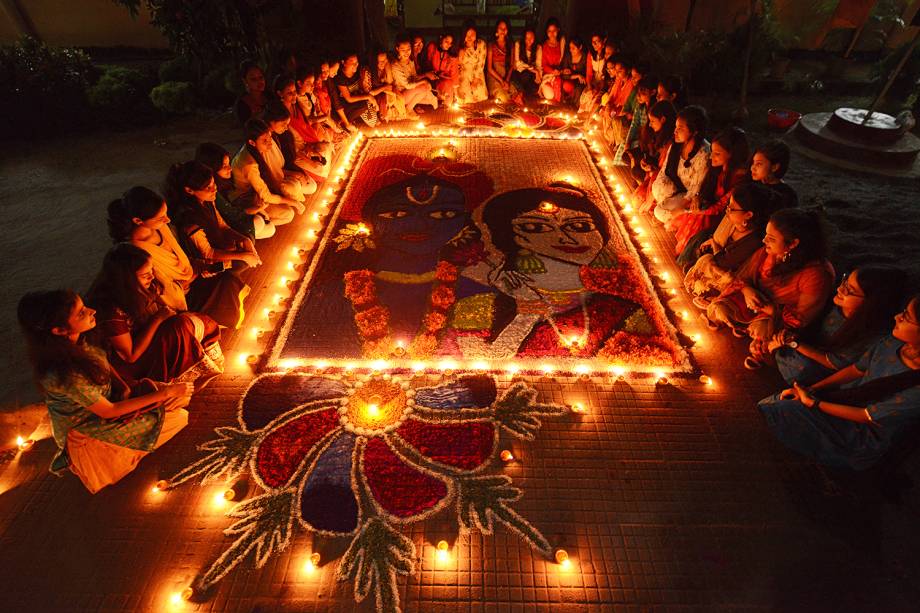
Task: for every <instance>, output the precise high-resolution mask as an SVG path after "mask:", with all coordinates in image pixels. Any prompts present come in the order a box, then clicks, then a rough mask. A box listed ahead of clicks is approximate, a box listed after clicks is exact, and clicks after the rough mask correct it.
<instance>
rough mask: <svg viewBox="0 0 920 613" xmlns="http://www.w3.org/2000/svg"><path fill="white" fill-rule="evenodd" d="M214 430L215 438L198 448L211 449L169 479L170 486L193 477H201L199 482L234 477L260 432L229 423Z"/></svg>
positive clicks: (244, 465) (245, 461)
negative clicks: (249, 430) (235, 426)
mask: <svg viewBox="0 0 920 613" xmlns="http://www.w3.org/2000/svg"><path fill="white" fill-rule="evenodd" d="M214 432H216V433H217V435H218V438H216V439H213V440H210V441H207V442H206V443H202V444H201V445H199V446H198V449H201V450H202V451H209V452H210V453H209V454H207V455H206V456H204V457H203V458H201V459H200V460H198V461H197V462H195V463H193V464H190V465H189V466H186V467H185V468H183V469H182V470H180V471H179V472H178V473H176V474H175V475H173V477H172V478H171V479H170V480H169V487H175V486H177V485H179V484H180V483H184V482H185V481H188V480H189V479H193V478H195V477H201V483H202V484H205V483H210V482H213V481H219V480H222V479H227V480H230V479H235V478H236V477H238V476H239V475H240V473H242V472H243V469H244V468H245V467H246V463H247V462H248V461H249V456H250V455H251V454H252V450H253V448H254V447H255V445H256V442H257V441H258V439H259V433H258V432H247V431H246V430H240V429H239V428H233V427H230V426H225V427H220V428H215V429H214Z"/></svg>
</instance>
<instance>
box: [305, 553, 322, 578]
mask: <svg viewBox="0 0 920 613" xmlns="http://www.w3.org/2000/svg"><path fill="white" fill-rule="evenodd" d="M319 560H320V557H319V554H318V553H316V552H314V553H311V554H310V557H309V558H307V561H306V562H304V565H303V569H304V572H306V573H312V572H313V571H315V570H316V567H317V566H319Z"/></svg>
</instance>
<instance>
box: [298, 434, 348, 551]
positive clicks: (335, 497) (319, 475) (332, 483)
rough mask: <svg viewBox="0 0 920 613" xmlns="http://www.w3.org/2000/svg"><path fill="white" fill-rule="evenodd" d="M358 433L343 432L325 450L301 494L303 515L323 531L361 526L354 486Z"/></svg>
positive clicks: (303, 517)
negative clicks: (359, 524) (354, 462)
mask: <svg viewBox="0 0 920 613" xmlns="http://www.w3.org/2000/svg"><path fill="white" fill-rule="evenodd" d="M355 438H356V437H355V436H354V435H353V434H351V433H348V432H343V433H342V434H340V435H339V436H337V437H336V438H335V440H333V441H332V443H331V444H330V445H329V447H327V448H326V450H325V451H323V452H322V453H321V454H320V456H319V458H317V460H316V464H315V465H314V466H313V470H312V471H311V472H310V476H309V478H308V479H307V482H306V484H305V485H304V488H303V491H302V492H301V494H300V518H301V520H303V522H304V523H306V524H307V526H308V527H310V528H312V529H313V530H317V531H321V532H334V533H336V534H350V533H352V532H354V531H355V528H357V527H358V501H357V500H355V494H354V491H353V490H352V487H351V463H352V454H353V452H354V448H355Z"/></svg>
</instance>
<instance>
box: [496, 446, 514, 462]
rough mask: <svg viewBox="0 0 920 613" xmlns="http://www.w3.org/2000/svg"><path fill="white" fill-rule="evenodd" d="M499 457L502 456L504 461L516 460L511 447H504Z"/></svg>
mask: <svg viewBox="0 0 920 613" xmlns="http://www.w3.org/2000/svg"><path fill="white" fill-rule="evenodd" d="M498 457H500V458H501V460H502V462H511V461H513V460H514V454H513V453H511V450H510V449H502V452H501V453H500V454H499V456H498Z"/></svg>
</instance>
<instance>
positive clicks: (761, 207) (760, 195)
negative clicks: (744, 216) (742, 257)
mask: <svg viewBox="0 0 920 613" xmlns="http://www.w3.org/2000/svg"><path fill="white" fill-rule="evenodd" d="M732 198H733V199H734V201H735V203H736V204H737V205H738V206H739V207H740V208H741V210H743V211H746V212H748V213H751V218H750V219H749V220H748V227H749V228H751V229H752V230H753V231H754V232H758V233H759V234H760V236H763V231H764V228H766V227H767V222H768V221H769V220H770V215H771V213H773V211H775V210H776V201H777V199H778V197H777V195H776V192H774V191H773V190H772V189H770V188H769V187H767V186H766V185H763V184H761V183H742V184H741V185H739V186H738V187H736V188H735V189H734V190H732Z"/></svg>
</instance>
